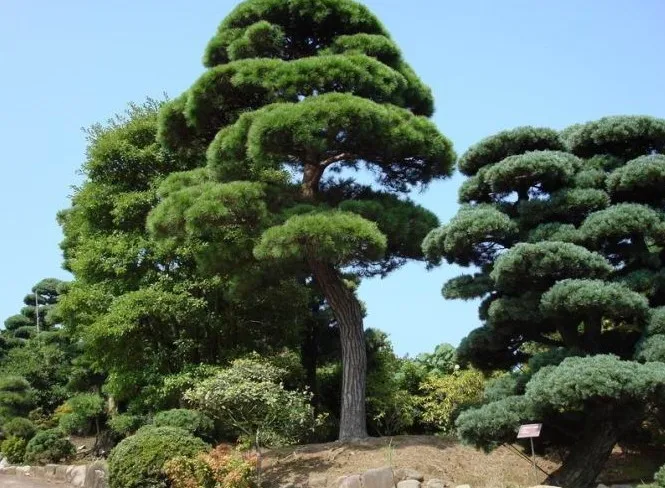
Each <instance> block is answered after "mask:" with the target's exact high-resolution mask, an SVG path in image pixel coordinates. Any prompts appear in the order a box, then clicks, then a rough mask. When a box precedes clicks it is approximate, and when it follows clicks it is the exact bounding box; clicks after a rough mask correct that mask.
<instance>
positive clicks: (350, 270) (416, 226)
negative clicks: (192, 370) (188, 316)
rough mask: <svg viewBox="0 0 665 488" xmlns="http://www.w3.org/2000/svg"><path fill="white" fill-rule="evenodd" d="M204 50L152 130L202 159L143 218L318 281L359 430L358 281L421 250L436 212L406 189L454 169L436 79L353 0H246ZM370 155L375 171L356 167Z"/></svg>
mask: <svg viewBox="0 0 665 488" xmlns="http://www.w3.org/2000/svg"><path fill="white" fill-rule="evenodd" d="M204 63H205V65H206V67H207V68H208V69H207V71H206V72H205V73H204V74H203V75H202V76H201V77H200V78H199V79H198V80H197V81H196V82H195V83H194V85H193V86H192V87H191V88H190V89H189V90H187V92H185V93H184V94H183V95H182V96H181V97H179V98H177V99H176V100H174V101H173V102H172V103H170V104H169V105H168V106H167V107H165V108H164V110H163V111H162V113H161V126H160V133H159V134H160V138H161V141H162V143H163V144H164V146H165V147H166V148H168V150H170V151H172V152H173V153H174V154H177V155H178V157H180V158H184V159H186V158H196V157H197V155H200V154H203V153H204V152H205V154H206V158H207V166H206V168H205V169H203V170H199V171H196V172H193V173H184V174H181V175H176V176H172V177H171V178H169V179H168V180H167V181H166V182H165V183H164V185H163V186H162V187H161V188H160V198H161V204H160V205H159V206H158V207H157V208H156V209H155V211H153V212H152V214H151V217H150V219H149V225H150V228H151V229H152V231H153V232H154V234H155V235H156V236H159V237H162V238H168V239H172V238H174V237H178V236H180V237H182V236H188V238H190V239H192V238H196V239H198V240H200V241H201V242H205V243H206V244H207V246H205V248H204V250H203V252H202V253H201V257H200V260H201V261H202V262H203V263H207V264H208V265H210V266H214V267H215V268H216V269H218V270H223V269H225V268H226V267H233V266H237V263H238V262H252V261H253V260H258V261H259V262H262V263H264V264H263V265H264V266H266V265H267V266H268V267H269V268H272V269H278V270H279V272H280V273H285V274H286V275H288V276H294V277H297V279H298V280H305V282H307V283H312V284H314V285H315V286H316V287H318V289H319V290H320V291H321V293H322V294H323V295H324V297H325V299H326V302H327V304H328V306H329V307H330V309H331V310H332V312H333V314H334V316H335V318H336V322H337V325H338V326H339V330H340V339H341V346H342V360H343V385H342V406H341V419H340V433H339V436H340V438H341V439H350V438H359V437H365V436H366V426H365V375H366V353H365V346H364V339H363V316H364V310H363V307H362V305H361V303H360V301H359V300H358V298H357V296H356V293H355V286H356V285H357V283H358V280H359V279H360V278H361V277H363V276H371V275H377V274H381V275H385V274H387V273H388V272H390V271H391V270H393V269H395V268H396V267H398V266H399V265H401V264H402V263H404V262H405V260H407V259H412V258H415V259H418V258H421V257H422V253H421V250H420V248H419V240H420V239H421V238H422V237H424V236H425V235H426V233H427V232H428V231H429V230H430V229H432V228H433V227H435V226H436V225H437V219H436V217H435V216H434V215H433V214H431V213H430V212H428V211H426V210H424V209H422V208H421V207H419V206H417V205H415V204H413V203H412V202H411V201H409V200H408V199H406V198H403V195H404V194H405V193H407V192H408V190H409V189H411V188H413V187H417V186H423V185H426V184H427V183H429V182H431V181H432V180H434V179H436V178H442V177H446V176H449V175H450V173H451V171H452V163H453V161H454V153H453V151H452V147H451V144H450V142H449V141H448V140H447V139H446V138H445V137H443V136H442V135H441V134H440V133H439V131H438V130H437V128H436V127H435V126H434V124H433V123H432V122H431V121H430V120H429V119H428V117H429V116H431V115H432V112H433V100H432V95H431V93H430V90H429V89H428V88H427V87H426V86H425V85H423V83H422V82H421V81H420V80H419V79H418V78H417V77H416V75H415V74H414V72H413V71H412V69H411V68H410V67H409V66H408V65H407V64H406V63H405V61H404V60H403V58H402V56H401V54H400V51H399V49H398V48H397V47H396V45H395V44H394V42H393V41H392V40H391V39H390V37H389V35H388V33H387V32H386V30H385V28H384V27H383V26H382V25H381V23H380V22H379V21H378V20H377V19H376V18H375V17H374V16H373V15H372V14H371V13H370V12H369V11H368V10H367V9H366V8H365V7H363V6H362V5H360V4H358V3H356V2H353V1H351V0H306V1H305V0H248V1H245V2H243V3H241V4H240V5H238V7H237V8H236V9H235V10H234V11H233V12H231V14H229V15H228V17H226V19H224V21H223V22H222V23H221V25H220V27H219V29H218V31H217V34H216V35H215V36H214V37H213V39H212V40H211V41H210V43H209V45H208V47H207V49H206V52H205V56H204ZM363 167H366V168H368V169H369V170H371V171H372V173H373V174H374V175H375V176H376V185H375V186H374V187H370V186H366V185H361V184H359V183H358V182H357V181H355V180H354V179H353V178H352V176H353V174H354V171H356V170H359V169H361V168H363ZM338 175H339V176H340V177H339V178H336V176H338ZM239 233H242V234H243V235H244V236H245V237H246V239H245V240H244V241H242V242H241V241H239V240H235V238H236V237H237V235H238V234H239ZM263 269H264V271H265V269H266V268H263Z"/></svg>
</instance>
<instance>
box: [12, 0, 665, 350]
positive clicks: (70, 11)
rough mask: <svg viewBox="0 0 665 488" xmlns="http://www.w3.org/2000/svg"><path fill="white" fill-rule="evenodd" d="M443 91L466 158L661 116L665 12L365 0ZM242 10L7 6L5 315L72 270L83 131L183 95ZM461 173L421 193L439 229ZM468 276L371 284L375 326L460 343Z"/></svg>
mask: <svg viewBox="0 0 665 488" xmlns="http://www.w3.org/2000/svg"><path fill="white" fill-rule="evenodd" d="M365 3H366V4H367V5H368V6H369V7H370V8H371V9H372V10H373V11H374V12H375V13H376V14H377V15H378V16H379V17H380V18H381V20H382V21H383V22H384V23H385V25H386V26H387V27H388V29H389V30H390V32H391V33H392V35H393V37H394V38H395V39H396V40H397V42H398V43H399V45H400V46H401V48H402V50H403V52H404V54H405V56H406V58H407V60H408V61H409V62H410V63H411V64H412V66H413V67H414V68H415V70H416V72H417V73H418V74H419V75H420V76H421V77H422V78H423V80H425V82H426V83H428V84H429V85H430V86H431V87H432V89H433V90H434V95H435V98H436V106H437V111H436V115H435V121H436V123H437V124H438V125H439V127H440V128H441V130H442V131H443V132H444V133H445V134H446V135H448V136H449V137H450V138H451V139H452V140H453V142H454V143H455V147H456V149H457V151H458V153H460V154H461V153H462V152H463V151H464V150H465V149H466V148H467V147H468V146H469V145H470V144H473V143H474V142H476V141H477V140H479V139H480V138H482V137H485V136H487V135H490V134H492V133H494V132H496V131H499V130H502V129H506V128H511V127H515V126H518V125H545V126H550V127H554V128H563V127H565V126H567V125H569V124H572V123H576V122H583V121H587V120H590V119H595V118H598V117H601V116H603V115H611V114H650V115H654V116H659V117H665V92H664V88H665V63H664V62H663V49H665V29H663V19H665V3H663V2H662V1H661V0H640V1H635V2H627V1H625V0H624V1H618V0H605V1H600V0H587V1H585V2H580V1H576V0H558V1H556V2H555V1H549V2H537V1H533V0H504V1H501V2H497V1H495V0H484V1H478V0H476V1H470V0H457V1H450V0H411V1H402V0H367V1H366V2H365ZM235 4H236V2H235V1H231V0H215V1H213V0H187V1H184V0H181V1H176V0H167V1H157V0H141V1H135V0H132V1H130V0H114V1H105V2H93V1H89V0H63V1H59V2H52V1H50V0H32V1H29V2H26V1H22V0H4V1H2V6H1V7H0V70H2V71H1V72H2V75H1V76H0V151H1V152H0V164H1V165H2V168H1V170H2V172H1V173H0V174H1V176H2V179H1V180H0V181H1V185H2V191H0V209H1V210H0V229H2V238H1V239H0V256H1V259H2V265H1V266H0V317H2V318H4V317H6V316H9V315H11V314H13V313H16V312H17V311H18V309H19V308H20V307H21V300H22V297H23V295H24V294H25V293H26V292H27V291H28V289H29V288H30V287H31V286H32V285H33V284H34V283H35V282H36V281H38V280H39V279H41V278H43V277H47V276H55V277H60V278H65V279H66V278H68V275H67V273H65V272H64V271H63V270H62V269H61V268H60V262H61V256H60V250H59V248H58V243H59V241H60V240H61V233H60V229H59V227H58V226H57V224H56V222H55V213H56V211H57V210H58V209H61V208H64V207H66V206H67V205H68V195H69V194H70V186H71V185H73V184H76V183H77V182H79V181H80V176H79V175H78V174H77V169H78V168H79V167H80V165H81V163H82V161H83V157H84V147H85V146H84V138H83V134H82V133H81V131H80V130H79V129H80V127H82V126H88V125H90V124H92V123H94V122H96V121H101V120H105V119H106V118H107V117H109V116H111V115H112V114H113V113H115V112H118V111H122V110H123V108H124V107H125V104H126V103H127V102H130V101H141V100H142V99H144V98H145V97H146V96H153V97H159V96H160V95H161V94H162V93H163V92H167V93H168V94H169V95H171V96H176V95H178V94H180V93H181V92H182V91H183V90H185V89H186V88H188V86H189V85H190V84H191V83H192V82H193V81H194V80H195V79H196V78H197V77H198V75H199V74H200V73H201V72H202V65H201V62H200V59H201V56H202V54H203V49H204V46H205V45H206V43H207V41H208V40H209V38H210V37H211V36H212V34H213V33H214V31H215V28H216V27H217V24H218V23H219V21H221V19H222V18H223V17H224V16H225V15H226V14H227V13H228V12H229V10H230V9H231V8H232V7H233V6H234V5H235ZM460 181H461V179H460V178H459V177H458V176H456V177H455V178H453V179H451V180H448V181H445V182H441V183H437V184H435V185H432V186H431V187H430V188H429V190H428V191H427V192H426V193H425V194H421V195H414V198H415V199H416V200H417V201H418V202H420V203H421V204H423V205H425V206H426V207H428V208H430V209H431V210H433V211H434V212H436V213H437V214H438V215H439V217H440V218H441V220H442V221H445V220H447V219H449V218H450V217H451V216H452V215H454V213H455V211H456V207H457V203H456V193H457V188H458V186H459V183H460ZM460 272H461V271H460V270H459V269H456V268H454V267H451V266H443V267H442V268H439V269H437V270H435V271H432V272H426V271H425V269H424V266H422V265H420V264H412V265H408V266H406V267H405V268H403V269H402V270H399V271H397V272H395V273H394V274H393V275H391V276H390V277H389V278H387V279H384V280H374V281H370V282H367V283H365V284H363V285H362V287H361V289H360V295H361V297H362V299H363V300H365V301H366V303H367V306H368V309H369V316H368V318H367V321H366V324H367V325H368V326H373V327H379V328H381V329H383V330H385V331H387V332H388V333H390V336H391V338H392V340H393V343H394V345H395V349H396V351H397V352H398V353H400V354H406V353H410V354H416V353H419V352H423V351H428V350H431V349H432V348H433V347H434V345H435V344H437V343H439V342H450V343H453V344H457V343H458V342H459V340H460V339H461V338H462V337H464V335H466V333H467V332H468V331H469V330H471V329H472V328H474V327H476V326H477V324H478V320H477V314H476V304H475V303H462V302H451V301H444V300H443V299H442V298H441V295H440V289H441V284H442V283H443V282H444V281H445V280H446V279H447V278H449V277H452V276H455V275H457V274H460Z"/></svg>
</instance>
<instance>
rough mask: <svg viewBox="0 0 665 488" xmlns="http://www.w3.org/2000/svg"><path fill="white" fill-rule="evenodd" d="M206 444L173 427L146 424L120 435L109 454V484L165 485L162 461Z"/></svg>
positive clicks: (114, 487)
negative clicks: (131, 433)
mask: <svg viewBox="0 0 665 488" xmlns="http://www.w3.org/2000/svg"><path fill="white" fill-rule="evenodd" d="M207 448H208V445H207V444H206V443H205V442H203V441H202V440H201V439H197V438H196V437H194V436H192V435H191V434H190V433H189V432H187V431H185V430H182V429H179V428H177V427H154V426H146V427H143V428H141V429H139V430H138V432H137V433H136V434H135V435H133V436H131V437H127V438H126V439H124V440H123V441H122V442H121V443H120V444H118V445H117V446H116V447H115V448H114V449H113V450H112V451H111V455H110V456H109V475H110V479H109V481H110V486H111V488H166V486H168V485H167V483H166V476H165V474H164V472H163V469H162V468H163V467H164V463H166V461H168V460H169V459H172V458H174V457H177V456H187V457H194V456H195V455H196V454H198V453H200V452H203V451H205V450H206V449H207Z"/></svg>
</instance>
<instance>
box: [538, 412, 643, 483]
mask: <svg viewBox="0 0 665 488" xmlns="http://www.w3.org/2000/svg"><path fill="white" fill-rule="evenodd" d="M638 410H639V409H635V408H631V407H628V406H620V407H612V406H604V407H599V408H597V409H596V410H595V411H593V412H591V414H590V415H589V416H588V417H587V419H588V420H587V422H586V425H585V428H584V432H583V433H582V436H581V437H580V438H579V439H578V440H577V442H576V443H575V444H574V445H573V447H572V448H571V449H570V451H569V453H568V455H567V456H566V459H565V460H564V462H563V464H562V465H561V467H560V468H559V469H558V470H556V471H555V472H554V473H552V474H551V475H550V476H549V477H548V478H547V481H546V483H545V484H547V485H553V486H562V487H565V488H588V487H591V486H596V485H595V482H596V478H598V475H599V474H600V472H601V471H602V469H603V466H604V465H605V463H606V462H607V459H608V458H609V457H610V454H611V453H612V449H613V448H614V446H615V445H616V443H617V442H618V441H619V439H621V437H622V436H623V435H624V434H625V433H626V432H628V431H629V430H630V429H631V428H632V427H633V426H635V424H636V423H637V422H638V421H639V419H640V414H639V412H638Z"/></svg>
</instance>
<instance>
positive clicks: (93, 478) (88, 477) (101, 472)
mask: <svg viewBox="0 0 665 488" xmlns="http://www.w3.org/2000/svg"><path fill="white" fill-rule="evenodd" d="M107 473H108V464H107V463H106V461H94V462H93V463H91V464H89V465H88V469H87V471H86V473H85V484H84V486H85V488H106V487H107V486H108V474H107Z"/></svg>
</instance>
